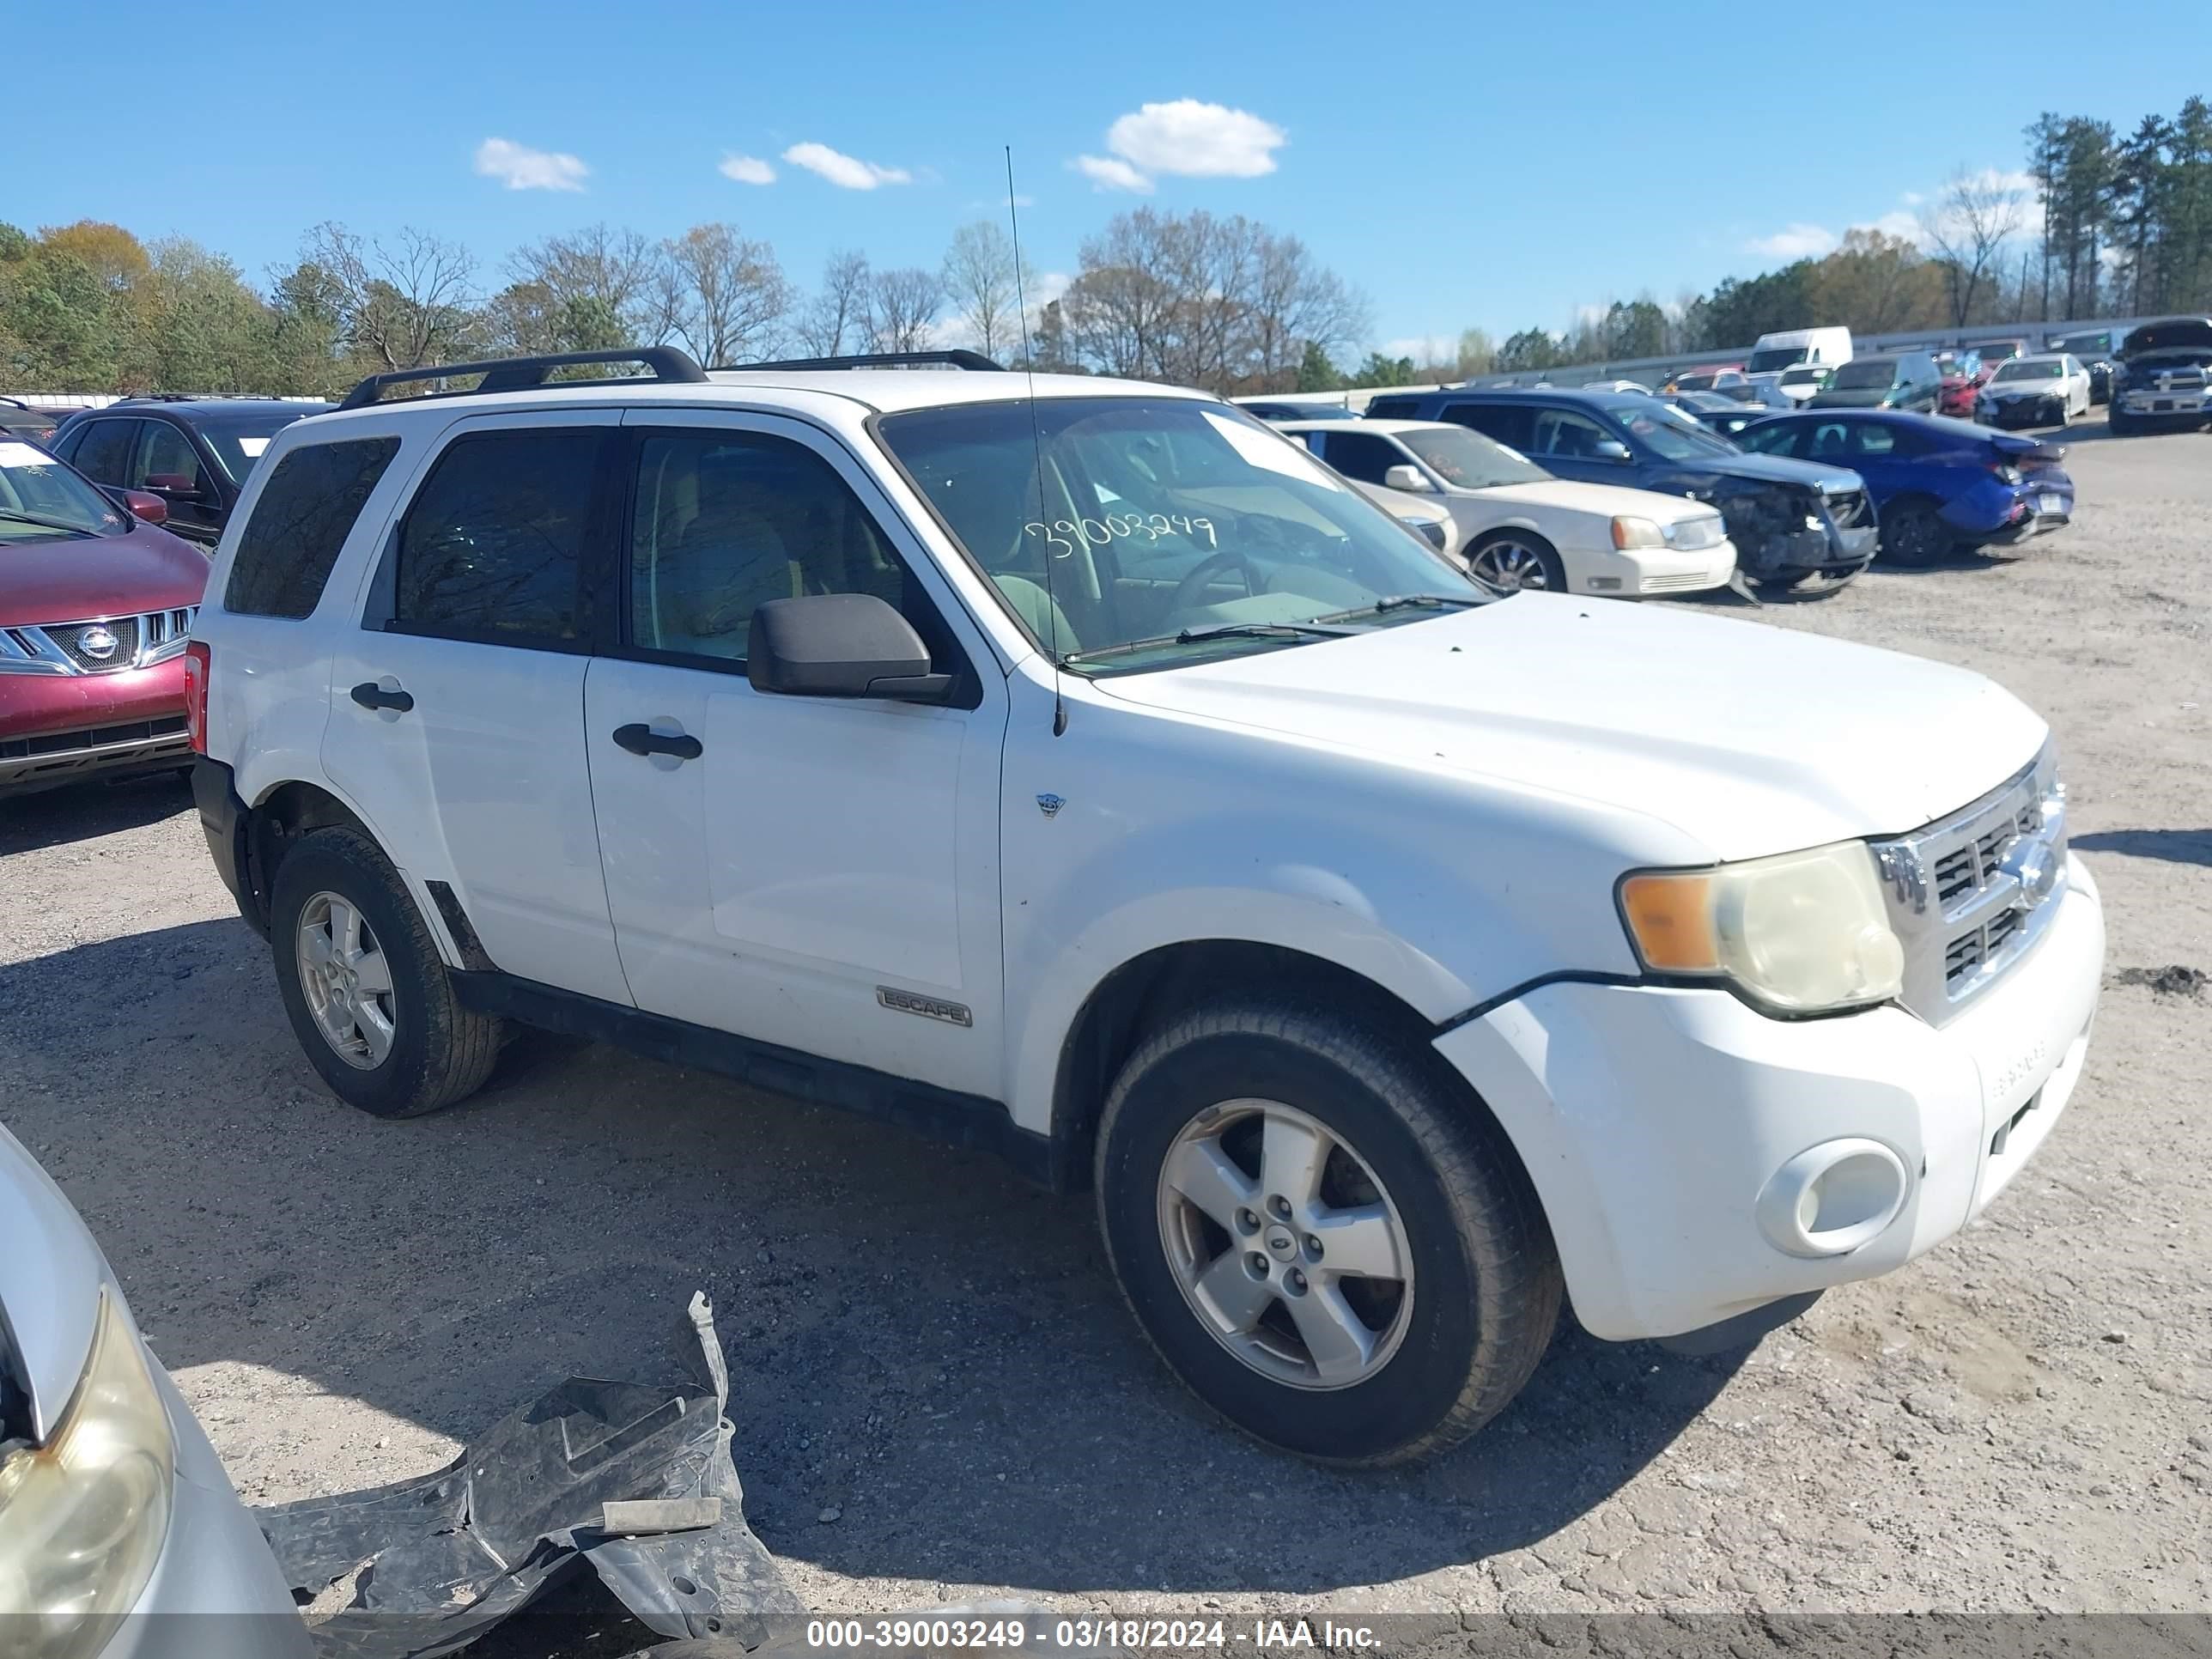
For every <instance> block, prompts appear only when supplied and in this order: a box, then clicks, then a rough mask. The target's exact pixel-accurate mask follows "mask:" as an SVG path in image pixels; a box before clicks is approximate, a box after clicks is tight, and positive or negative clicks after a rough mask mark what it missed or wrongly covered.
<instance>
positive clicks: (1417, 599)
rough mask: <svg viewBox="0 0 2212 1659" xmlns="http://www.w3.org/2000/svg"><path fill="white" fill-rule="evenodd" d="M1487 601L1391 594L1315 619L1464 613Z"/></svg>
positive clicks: (1427, 594) (1435, 594)
mask: <svg viewBox="0 0 2212 1659" xmlns="http://www.w3.org/2000/svg"><path fill="white" fill-rule="evenodd" d="M1490 603H1491V601H1490V600H1488V599H1458V598H1455V597H1454V596H1452V595H1449V594H1445V593H1393V594H1392V595H1391V596H1390V597H1389V599H1377V600H1376V601H1375V603H1374V604H1372V605H1359V606H1357V607H1356V608H1354V609H1352V610H1350V611H1330V612H1329V613H1328V615H1327V616H1326V617H1315V618H1314V621H1315V622H1316V623H1344V622H1354V621H1357V620H1358V618H1359V617H1380V616H1382V615H1383V614H1384V613H1385V612H1387V611H1411V610H1414V609H1416V608H1418V609H1420V610H1423V611H1426V610H1431V609H1442V610H1445V611H1464V610H1466V609H1468V607H1469V606H1471V605H1488V604H1490Z"/></svg>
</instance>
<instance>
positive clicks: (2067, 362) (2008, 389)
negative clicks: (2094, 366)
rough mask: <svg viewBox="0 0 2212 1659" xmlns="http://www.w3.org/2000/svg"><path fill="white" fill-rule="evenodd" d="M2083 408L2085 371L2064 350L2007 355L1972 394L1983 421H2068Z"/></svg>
mask: <svg viewBox="0 0 2212 1659" xmlns="http://www.w3.org/2000/svg"><path fill="white" fill-rule="evenodd" d="M2088 412H2089V371H2088V370H2087V369H2086V368H2082V367H2081V362H2079V360H2077V359H2075V358H2074V357H2072V356H2067V355H2065V354H2063V353H2062V354H2059V355H2057V356H2051V355H2045V354H2038V355H2037V356H2032V357H2013V358H2008V359H2007V360H2006V361H2005V362H2001V363H1999V364H1998V365H1997V368H1996V374H1992V375H1991V376H1990V380H1989V384H1988V385H1986V386H1984V387H1983V388H1982V389H1981V391H1980V392H1979V393H1978V395H1977V396H1976V397H1975V398H1974V418H1975V419H1976V420H1978V421H1980V422H1983V423H1984V425H1986V426H2000V427H2016V426H2067V425H2070V424H2071V423H2072V422H2073V420H2074V417H2075V416H2077V415H2087V413H2088Z"/></svg>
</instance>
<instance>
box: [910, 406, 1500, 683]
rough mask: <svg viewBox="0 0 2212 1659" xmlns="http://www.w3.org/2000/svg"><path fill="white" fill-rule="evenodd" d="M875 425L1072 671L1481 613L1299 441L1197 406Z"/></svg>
mask: <svg viewBox="0 0 2212 1659" xmlns="http://www.w3.org/2000/svg"><path fill="white" fill-rule="evenodd" d="M1032 422H1034V427H1033V426H1032ZM877 429H878V435H880V437H881V440H882V441H883V443H884V447H886V448H887V449H889V450H890V453H891V454H892V455H893V457H894V458H895V459H896V460H897V461H898V463H899V464H900V465H901V466H902V468H903V469H904V470H905V471H906V473H907V474H908V477H910V478H911V479H912V480H913V481H914V483H915V486H916V487H917V489H919V490H920V491H921V494H922V495H923V496H924V497H926V498H927V500H928V501H929V502H930V504H931V506H932V507H934V508H935V510H936V511H937V513H938V514H939V517H940V518H941V519H942V520H943V521H944V523H945V527H946V528H947V529H948V530H949V531H950V532H951V534H952V535H953V537H954V538H957V540H958V541H959V543H960V544H961V545H962V546H963V548H964V549H965V550H966V551H967V553H968V556H969V558H970V559H971V560H972V561H973V562H974V563H975V566H976V567H977V568H979V569H980V570H981V572H982V574H984V575H985V576H986V577H987V579H988V580H989V581H990V582H991V584H992V586H994V588H995V589H996V590H997V592H998V594H999V597H1000V600H1001V602H1002V603H1003V604H1004V605H1006V609H1007V610H1008V611H1010V612H1012V614H1013V615H1014V616H1016V617H1019V618H1020V619H1021V621H1022V622H1023V623H1024V626H1025V627H1026V628H1027V629H1029V631H1030V634H1031V635H1033V636H1034V637H1035V638H1036V640H1037V641H1038V642H1039V643H1040V644H1041V645H1042V646H1043V647H1045V649H1046V650H1047V651H1048V652H1049V653H1052V654H1054V656H1056V657H1058V658H1060V659H1061V660H1062V661H1064V662H1066V664H1067V665H1069V666H1071V667H1073V668H1076V669H1078V670H1079V671H1116V670H1128V669H1142V668H1156V667H1168V666H1173V665H1182V664H1184V663H1188V662H1190V661H1192V660H1194V659H1200V658H1203V657H1206V656H1210V655H1221V654H1227V653H1237V652H1248V651H1254V650H1267V649H1274V648H1283V647H1292V646H1299V645H1304V644H1310V643H1314V642H1316V641H1324V640H1326V639H1328V638H1329V637H1331V636H1332V635H1335V634H1338V633H1340V632H1349V631H1354V630H1357V629H1362V628H1366V627H1383V626H1391V625H1395V624H1396V623H1401V622H1411V621H1418V620H1419V619H1420V618H1421V617H1425V616H1429V615H1433V614H1435V613H1436V611H1437V610H1438V609H1449V608H1451V607H1453V606H1455V605H1468V604H1479V603H1481V602H1482V600H1483V594H1482V593H1481V592H1480V590H1478V589H1477V588H1476V587H1475V586H1474V584H1473V583H1472V582H1470V581H1469V580H1468V578H1467V577H1466V576H1465V575H1463V574H1461V573H1460V571H1459V570H1457V569H1456V568H1454V567H1453V566H1452V565H1450V564H1449V563H1447V562H1445V561H1444V560H1443V557H1442V556H1440V555H1438V554H1437V553H1435V552H1433V551H1431V550H1430V549H1429V547H1428V546H1427V545H1426V544H1424V543H1423V542H1421V541H1419V539H1417V538H1413V537H1411V536H1408V535H1407V534H1406V532H1405V531H1404V530H1403V529H1402V528H1401V527H1400V526H1398V525H1397V524H1396V523H1395V521H1394V520H1392V519H1391V518H1390V517H1389V515H1388V514H1387V513H1384V512H1383V511H1382V510H1381V509H1380V508H1379V507H1376V506H1375V505H1374V504H1373V503H1372V502H1371V501H1369V500H1368V499H1367V497H1366V496H1364V495H1361V494H1360V493H1359V492H1358V490H1357V489H1353V488H1352V487H1351V486H1350V485H1349V484H1347V483H1345V482H1344V481H1343V480H1342V479H1341V478H1339V477H1337V476H1336V475H1335V474H1334V473H1332V472H1330V471H1328V470H1327V469H1325V468H1323V467H1322V466H1320V465H1317V464H1316V462H1315V461H1314V459H1313V458H1312V457H1311V455H1310V454H1309V453H1307V451H1306V450H1305V449H1304V448H1303V447H1300V446H1299V445H1297V444H1296V443H1293V442H1291V441H1288V440H1286V439H1285V438H1284V437H1283V436H1282V435H1279V434H1278V433H1276V432H1274V431H1273V430H1271V429H1270V428H1267V427H1265V426H1262V425H1261V424H1260V423H1259V422H1255V421H1253V420H1250V419H1249V418H1248V417H1246V416H1244V415H1243V414H1242V413H1241V412H1237V411H1232V410H1224V409H1222V408H1219V407H1218V406H1216V405H1213V404H1206V403H1202V402H1200V401H1197V400H1195V399H1188V398H1143V397H1102V398H1053V399H1049V400H1046V401H1043V402H1040V403H1036V404H1030V403H1026V402H1011V401H1009V402H993V403H976V404H957V405H954V406H951V407H948V408H942V409H930V410H915V411H913V412H911V413H908V414H900V415H891V416H885V417H884V418H883V419H882V420H881V421H880V422H878V428H877ZM1386 599H1401V600H1406V601H1408V602H1407V603H1405V604H1401V605H1382V604H1380V603H1379V602H1381V601H1383V600H1386Z"/></svg>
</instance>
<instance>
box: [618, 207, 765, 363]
mask: <svg viewBox="0 0 2212 1659" xmlns="http://www.w3.org/2000/svg"><path fill="white" fill-rule="evenodd" d="M663 253H664V256H665V258H664V261H663V263H662V264H661V266H660V269H659V273H658V276H657V279H656V281H655V282H654V283H653V287H652V289H651V291H650V293H649V295H648V299H649V302H650V303H649V308H650V309H651V310H653V312H655V313H659V315H662V316H665V317H666V318H668V319H669V320H670V323H671V326H672V329H673V331H674V333H675V334H676V336H677V337H678V338H680V339H681V340H682V341H683V342H684V346H685V348H686V349H688V350H690V353H691V355H692V356H694V357H696V358H697V359H698V360H699V361H700V362H702V363H704V364H706V365H708V367H709V368H715V367H720V366H721V365H724V364H727V363H734V362H744V361H745V360H746V359H748V358H757V357H762V356H767V355H768V353H769V348H770V346H771V345H772V343H773V342H774V341H775V335H776V331H777V329H778V328H779V327H780V326H781V324H782V321H783V319H784V314H785V313H787V312H788V311H789V310H790V309H791V285H790V284H789V283H787V282H785V281H784V279H783V270H782V268H781V266H779V265H778V264H776V262H775V250H773V249H772V248H770V247H769V245H768V244H767V243H766V242H756V241H752V240H748V239H747V238H745V237H744V236H742V235H740V234H738V228H737V227H736V226H735V225H726V224H722V225H695V226H693V227H692V228H690V230H688V231H686V232H684V234H683V235H681V236H679V237H678V238H677V239H676V240H673V241H671V242H667V243H665V244H663Z"/></svg>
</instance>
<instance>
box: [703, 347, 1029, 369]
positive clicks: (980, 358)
mask: <svg viewBox="0 0 2212 1659" xmlns="http://www.w3.org/2000/svg"><path fill="white" fill-rule="evenodd" d="M722 367H723V368H729V369H743V370H745V371H746V372H748V373H750V371H752V370H754V369H757V368H973V369H988V370H990V371H991V372H993V373H994V374H1004V373H1005V372H1006V365H1005V364H1004V363H996V362H992V361H991V359H989V358H988V357H986V356H984V355H983V354H982V353H981V352H980V351H959V350H948V351H872V352H868V353H866V354H865V355H864V356H858V357H787V358H784V359H782V360H781V361H779V362H771V363H725V364H723V365H722Z"/></svg>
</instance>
